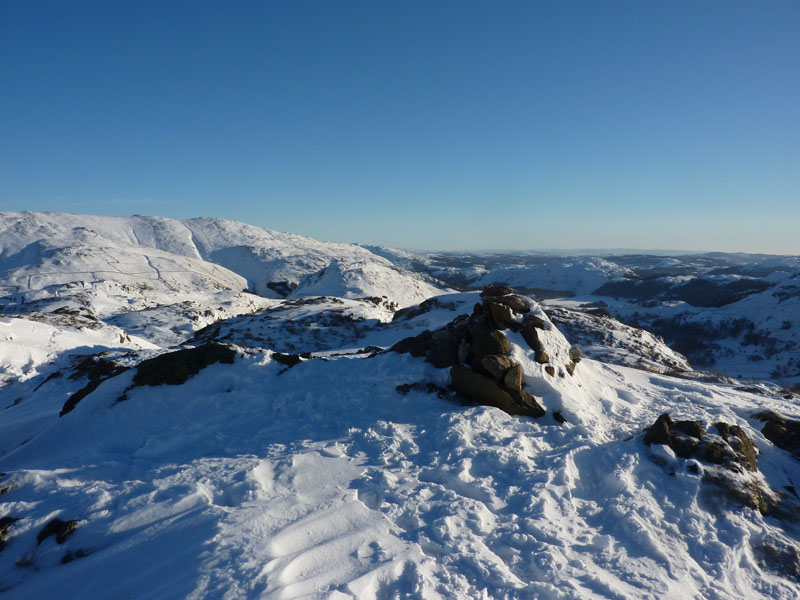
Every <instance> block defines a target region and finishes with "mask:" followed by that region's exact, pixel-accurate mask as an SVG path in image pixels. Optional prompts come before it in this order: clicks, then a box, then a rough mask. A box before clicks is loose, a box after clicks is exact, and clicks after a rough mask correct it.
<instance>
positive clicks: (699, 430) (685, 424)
mask: <svg viewBox="0 0 800 600" xmlns="http://www.w3.org/2000/svg"><path fill="white" fill-rule="evenodd" d="M675 429H676V430H678V431H680V432H681V433H685V434H686V435H688V436H691V437H693V438H697V439H698V440H699V439H702V438H703V437H705V435H706V430H705V428H704V427H703V424H702V423H700V421H688V420H687V421H675Z"/></svg>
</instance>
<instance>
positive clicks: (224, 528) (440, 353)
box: [0, 293, 800, 599]
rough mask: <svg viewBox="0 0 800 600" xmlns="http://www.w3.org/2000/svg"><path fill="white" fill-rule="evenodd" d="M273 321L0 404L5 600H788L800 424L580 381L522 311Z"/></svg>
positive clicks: (462, 307)
mask: <svg viewBox="0 0 800 600" xmlns="http://www.w3.org/2000/svg"><path fill="white" fill-rule="evenodd" d="M279 302H280V303H286V304H287V310H280V307H279V305H275V306H274V307H273V309H270V310H268V311H265V312H262V313H260V314H257V315H252V316H245V315H243V316H240V317H238V318H237V319H235V320H234V321H231V322H230V323H231V324H230V325H228V324H227V322H223V323H219V324H218V327H216V326H215V327H216V329H214V330H207V332H206V334H205V335H206V336H207V337H205V338H203V337H202V336H201V337H199V338H198V339H197V340H195V344H194V345H195V346H196V349H194V350H192V349H189V348H185V349H182V350H173V351H171V352H168V353H166V354H164V353H163V352H161V351H158V352H154V351H152V350H151V351H144V350H142V351H138V352H134V353H131V352H129V351H127V350H122V349H114V350H113V351H109V352H106V354H105V355H104V356H101V357H98V358H96V359H90V360H83V361H75V360H73V361H72V362H70V363H67V364H63V363H62V364H53V365H51V366H50V367H49V368H48V367H42V372H41V373H40V374H38V375H37V376H36V377H33V378H30V379H27V380H24V381H18V382H16V383H12V384H10V385H6V386H5V387H3V388H0V404H2V405H3V406H7V407H8V408H7V409H6V411H5V414H4V418H3V420H2V421H1V422H0V432H1V434H0V440H2V444H1V446H0V468H2V470H3V471H4V472H5V474H4V475H3V478H2V480H0V483H1V484H2V486H3V488H2V493H3V500H4V504H3V509H2V510H3V514H2V517H3V520H2V523H0V526H2V527H3V534H2V535H3V539H4V542H3V544H4V547H3V549H2V551H0V573H2V579H1V580H2V582H3V587H4V590H5V594H6V595H7V596H8V597H12V598H37V599H38V598H46V597H62V598H72V597H75V598H78V597H80V598H85V597H131V598H151V597H159V598H186V597H189V598H201V597H202V598H209V597H218V598H240V597H263V598H301V597H303V598H392V597H411V598H454V597H458V598H476V597H477V598H532V597H550V598H576V597H579V598H610V597H613V598H643V597H650V598H655V597H667V598H673V597H674V598H688V597H699V598H731V599H732V598H742V597H748V598H756V597H763V598H787V599H788V598H794V597H795V596H796V591H797V585H798V582H797V579H796V578H797V577H798V576H800V552H798V542H799V541H800V532H799V531H798V530H797V528H796V525H795V523H794V520H793V519H792V517H791V515H792V514H793V513H796V511H797V509H798V508H800V502H798V500H797V498H796V496H795V495H793V494H792V493H791V490H795V489H797V487H796V486H797V485H798V484H800V463H798V462H797V458H795V457H793V456H792V455H791V454H790V453H789V452H787V451H786V450H783V449H781V448H779V447H778V446H777V445H775V443H773V442H772V441H770V440H771V439H773V437H772V436H771V434H766V433H761V429H762V426H763V423H762V422H761V421H759V420H758V419H757V418H755V417H754V415H756V414H757V413H759V412H761V411H763V410H765V409H768V410H772V411H778V412H781V413H783V414H785V415H787V416H788V417H793V418H798V417H800V411H798V409H797V406H796V403H795V401H794V400H786V399H783V398H781V397H771V396H767V395H754V394H753V393H751V392H748V391H739V390H737V389H735V387H734V386H731V385H710V384H703V383H699V382H695V381H685V380H680V379H674V378H671V377H667V376H664V375H658V374H653V373H649V372H645V371H641V370H632V369H628V368H625V367H618V366H609V365H604V364H602V363H599V362H595V361H593V360H590V359H587V358H585V357H584V358H582V359H581V358H580V356H579V353H577V352H576V351H575V349H574V348H573V347H571V346H570V343H569V342H568V341H567V340H566V339H565V338H564V336H563V335H562V334H561V333H560V332H559V331H558V330H557V329H556V328H555V327H554V326H553V325H552V323H551V322H550V320H549V319H548V318H547V315H546V314H545V313H544V312H543V311H542V310H541V308H540V307H539V306H538V305H536V303H534V302H532V301H530V300H528V299H524V298H522V299H521V298H519V297H516V296H514V297H512V296H496V297H495V296H487V297H486V298H484V299H481V298H480V297H479V296H478V294H477V293H466V294H451V295H445V296H439V297H437V298H435V299H431V300H429V301H427V302H425V303H424V304H422V305H420V306H419V307H414V308H411V309H409V310H407V311H405V312H403V313H397V315H396V316H393V317H392V316H390V315H391V311H388V310H387V309H386V308H385V307H382V306H380V305H379V304H370V303H369V302H365V301H362V300H358V301H357V300H346V299H335V298H329V299H320V300H315V299H311V298H309V299H296V300H287V301H279ZM476 305H477V306H480V307H481V308H480V309H478V308H475V307H476ZM337 306H338V307H341V309H342V310H343V311H349V314H350V315H351V317H352V318H346V317H345V318H341V319H339V320H336V319H333V318H331V315H332V314H333V313H334V312H335V311H336V307H337ZM370 306H372V308H369V307H370ZM504 306H505V307H506V308H503V307H504ZM359 307H361V308H359ZM298 311H305V312H304V313H302V314H305V316H306V317H307V319H306V321H305V322H306V326H302V327H299V328H295V327H293V326H292V325H291V324H292V323H296V322H298V318H299V317H301V312H298ZM370 311H372V312H370ZM315 314H316V315H317V317H318V318H317V320H318V321H319V322H322V323H325V326H324V327H322V329H321V331H320V332H319V333H317V334H316V335H315V334H314V333H312V329H313V327H311V325H312V324H313V321H314V315H315ZM325 314H327V315H328V317H324V315H325ZM342 315H343V317H344V315H345V313H342ZM325 318H330V320H329V321H325ZM354 319H355V320H354ZM269 322H272V323H273V324H272V325H268V323H269ZM300 322H304V321H302V320H301V321H300ZM282 326H283V341H284V343H285V344H287V345H288V344H291V345H292V346H294V347H295V348H297V352H298V353H295V354H285V353H284V354H281V353H280V352H275V351H273V349H272V348H271V344H270V343H265V332H272V334H275V333H277V331H279V330H281V327H282ZM225 327H227V329H225ZM265 327H267V329H265ZM345 331H354V332H355V333H356V334H357V339H354V340H350V339H347V337H346V336H344V335H341V333H342V332H345ZM430 332H433V333H430ZM462 336H466V338H464V337H462ZM318 337H321V338H323V339H325V338H328V341H329V342H330V343H329V344H328V347H327V348H325V349H324V350H321V349H320V347H319V346H314V340H315V338H318ZM220 339H222V340H224V341H227V342H233V344H234V345H231V346H225V345H219V344H217V341H218V340H220ZM459 340H460V341H459ZM503 340H505V341H503ZM486 344H499V345H498V346H497V347H498V348H500V350H496V351H500V352H506V354H504V355H503V356H485V355H484V353H485V352H489V351H490V350H487V349H486ZM362 347H363V348H364V350H365V351H361V350H359V348H362ZM389 347H393V348H395V349H396V351H381V348H384V349H386V348H389ZM451 347H452V350H451V349H449V348H451ZM479 348H483V350H479ZM456 350H457V351H456ZM492 351H495V350H492ZM456 355H457V356H456ZM470 357H472V358H470ZM481 357H483V358H481ZM504 357H505V358H504ZM490 359H491V360H490ZM501 359H503V360H506V361H507V362H506V363H502V360H501ZM462 360H466V361H467V362H466V363H462V362H461V361H462ZM498 361H500V362H498ZM449 364H453V365H454V366H452V367H450V366H447V365H449ZM495 364H506V365H515V366H512V367H511V368H510V369H509V370H508V372H506V373H505V376H504V377H501V383H500V384H496V383H491V381H493V380H491V379H490V378H489V377H488V376H486V375H481V374H480V373H481V372H484V371H480V369H484V368H490V367H491V365H495ZM437 365H438V366H437ZM470 365H471V366H470ZM503 368H504V369H505V367H503ZM474 369H479V370H478V371H475V370H474ZM511 371H514V372H515V373H516V374H518V375H515V376H520V379H519V380H518V383H514V382H513V381H510V380H509V378H510V372H511ZM464 373H467V374H469V373H472V375H470V376H469V377H470V379H469V381H472V382H474V383H475V384H476V386H477V387H480V388H481V389H484V388H485V389H487V390H490V391H488V392H486V393H489V394H490V396H489V397H494V396H491V394H498V393H499V394H501V396H502V394H511V395H512V396H513V395H514V394H516V393H517V392H513V386H514V385H519V386H520V389H521V390H527V391H526V392H524V393H523V392H522V391H520V392H518V394H522V396H515V397H519V398H522V399H524V398H525V394H532V395H533V396H532V398H535V403H536V404H540V405H541V406H542V407H543V408H544V409H545V411H546V412H545V415H544V416H543V417H540V418H530V417H525V416H512V415H510V414H507V413H506V412H504V411H503V410H500V409H499V408H496V407H493V406H480V405H474V404H472V403H470V402H466V401H465V398H466V397H465V396H463V395H459V394H458V393H456V392H454V391H453V390H452V388H450V385H457V382H456V376H457V375H458V376H459V377H462V376H463V374H464ZM54 374H58V375H54ZM511 379H513V377H511ZM498 385H499V387H498ZM486 386H488V388H487V387H486ZM492 386H495V387H492ZM508 386H511V387H508ZM476 389H477V388H476ZM504 389H506V390H511V391H508V392H502V390H504ZM491 390H493V391H491ZM756 391H757V390H756ZM463 393H468V394H469V397H470V398H473V399H474V398H480V397H481V393H484V392H478V393H477V396H476V395H473V393H474V390H465V391H464V392H463ZM59 413H61V414H62V415H63V416H59ZM662 413H670V414H671V415H672V417H673V421H669V423H672V425H670V428H674V427H681V428H682V429H680V431H683V430H686V431H691V432H692V435H694V436H696V437H694V438H693V437H691V436H687V435H686V434H684V433H680V431H679V430H678V429H674V431H675V432H677V433H670V432H672V431H673V429H669V430H665V431H667V434H663V433H659V432H660V431H661V430H660V429H658V427H656V426H654V423H656V425H658V423H666V422H665V421H663V419H662V420H660V421H658V422H657V418H658V417H659V415H661V414H662ZM694 420H696V421H697V423H695V422H694ZM687 423H688V424H690V425H691V429H689V428H688V427H689V425H685V424H687ZM715 423H721V425H715ZM728 426H737V427H740V428H741V429H740V430H736V431H741V432H742V435H743V436H746V439H747V440H753V442H754V443H755V446H754V447H752V446H751V448H754V449H753V450H752V451H751V453H750V454H747V451H746V449H747V448H748V446H746V445H745V443H744V441H743V440H745V437H736V436H738V435H739V434H738V433H737V434H736V435H734V436H733V437H731V434H730V431H731V430H730V429H725V427H728ZM648 427H650V431H649V432H646V431H645V430H646V429H647V428H648ZM664 427H666V425H664ZM764 431H765V432H766V431H767V430H766V429H764ZM659 435H661V436H662V438H658V436H659ZM664 435H667V437H666V438H664V437H663V436H664ZM767 435H770V437H769V438H768V437H767ZM670 436H671V437H670ZM774 439H776V440H777V439H778V438H774ZM654 440H656V441H654ZM776 443H777V442H776ZM676 449H677V450H676ZM704 449H705V450H704ZM712 450H715V451H716V454H715V453H714V452H712ZM756 453H757V454H756ZM747 460H752V461H754V462H755V469H756V470H752V469H751V466H752V465H751V463H746V461H747ZM742 465H745V466H742ZM747 465H751V466H747ZM154 557H157V558H154Z"/></svg>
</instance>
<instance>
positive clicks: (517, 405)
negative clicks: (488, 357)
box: [450, 365, 545, 418]
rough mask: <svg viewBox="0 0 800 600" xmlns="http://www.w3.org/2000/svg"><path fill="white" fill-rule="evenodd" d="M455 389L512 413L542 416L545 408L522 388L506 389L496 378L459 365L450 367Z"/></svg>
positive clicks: (477, 400)
mask: <svg viewBox="0 0 800 600" xmlns="http://www.w3.org/2000/svg"><path fill="white" fill-rule="evenodd" d="M450 379H451V381H452V385H453V389H455V391H456V392H458V393H459V394H460V395H462V396H464V397H466V398H468V399H469V400H471V401H473V402H475V403H477V404H481V405H488V406H495V407H497V408H499V409H501V410H503V411H505V412H507V413H508V414H510V415H522V416H529V417H534V418H536V417H541V416H543V415H544V414H545V410H544V408H542V406H541V405H540V404H539V403H538V402H537V401H536V399H535V398H534V397H533V396H531V395H530V394H528V393H527V392H524V391H521V390H506V389H504V388H502V387H501V386H500V384H498V383H497V382H496V381H495V380H494V379H491V378H489V377H486V376H485V375H481V374H480V373H476V372H475V371H472V370H471V369H468V368H466V367H463V366H460V365H457V366H454V367H453V368H452V369H450Z"/></svg>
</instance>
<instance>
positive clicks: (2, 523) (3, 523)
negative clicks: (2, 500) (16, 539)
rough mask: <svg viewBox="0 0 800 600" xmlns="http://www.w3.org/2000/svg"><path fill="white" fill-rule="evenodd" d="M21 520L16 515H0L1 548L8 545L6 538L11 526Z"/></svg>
mask: <svg viewBox="0 0 800 600" xmlns="http://www.w3.org/2000/svg"><path fill="white" fill-rule="evenodd" d="M17 521H19V519H18V518H16V517H9V516H8V515H6V516H5V517H0V550H2V549H3V548H5V547H6V540H7V539H8V530H9V529H10V528H11V526H12V525H13V524H14V523H16V522H17Z"/></svg>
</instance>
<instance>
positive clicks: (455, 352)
mask: <svg viewBox="0 0 800 600" xmlns="http://www.w3.org/2000/svg"><path fill="white" fill-rule="evenodd" d="M481 297H482V299H483V301H482V302H481V303H478V304H476V305H475V308H474V310H473V312H472V314H471V315H461V316H459V317H457V318H456V319H454V320H453V321H451V322H450V323H448V324H447V325H446V326H445V327H443V328H441V329H438V330H436V331H434V332H430V331H427V330H426V331H423V332H422V333H420V334H419V335H417V336H414V337H410V338H406V339H404V340H401V341H399V342H398V343H396V344H395V345H394V346H393V347H392V348H391V351H393V352H401V353H409V354H411V355H412V356H416V357H424V358H425V360H426V361H428V362H429V363H431V364H432V365H433V366H435V367H437V368H440V369H444V368H448V367H449V368H450V380H451V385H452V387H453V389H454V390H455V391H456V392H457V393H458V394H459V395H461V396H463V397H465V398H467V399H468V400H470V401H472V402H475V403H477V404H485V405H489V406H496V407H498V408H500V409H502V410H504V411H505V412H507V413H509V414H512V415H524V416H529V417H541V416H543V415H544V414H545V409H544V408H543V407H542V406H541V404H539V402H538V401H537V400H536V398H534V397H533V396H532V395H530V394H529V393H527V392H526V391H525V390H523V389H522V387H523V381H522V375H523V372H522V365H520V364H519V363H517V362H516V361H515V360H514V359H513V358H512V357H511V356H510V353H511V349H512V348H511V342H510V341H509V339H508V336H507V335H506V334H505V333H504V331H505V330H512V331H518V332H523V331H524V330H525V323H526V321H525V318H523V315H524V313H528V312H530V311H531V302H530V301H529V300H528V299H526V298H524V297H522V296H518V295H516V294H514V293H513V290H511V288H508V287H506V286H502V287H489V288H486V289H485V290H484V291H483V292H482V293H481ZM534 319H538V321H535V320H534ZM534 319H529V320H528V321H527V323H528V327H534V326H535V325H534V323H536V324H538V325H540V326H542V327H544V326H545V325H544V323H545V322H544V320H543V319H540V318H537V317H534ZM537 356H541V357H543V358H545V359H546V360H545V361H544V362H548V361H549V357H547V354H546V353H545V352H544V351H543V350H542V351H541V354H540V355H537Z"/></svg>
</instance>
